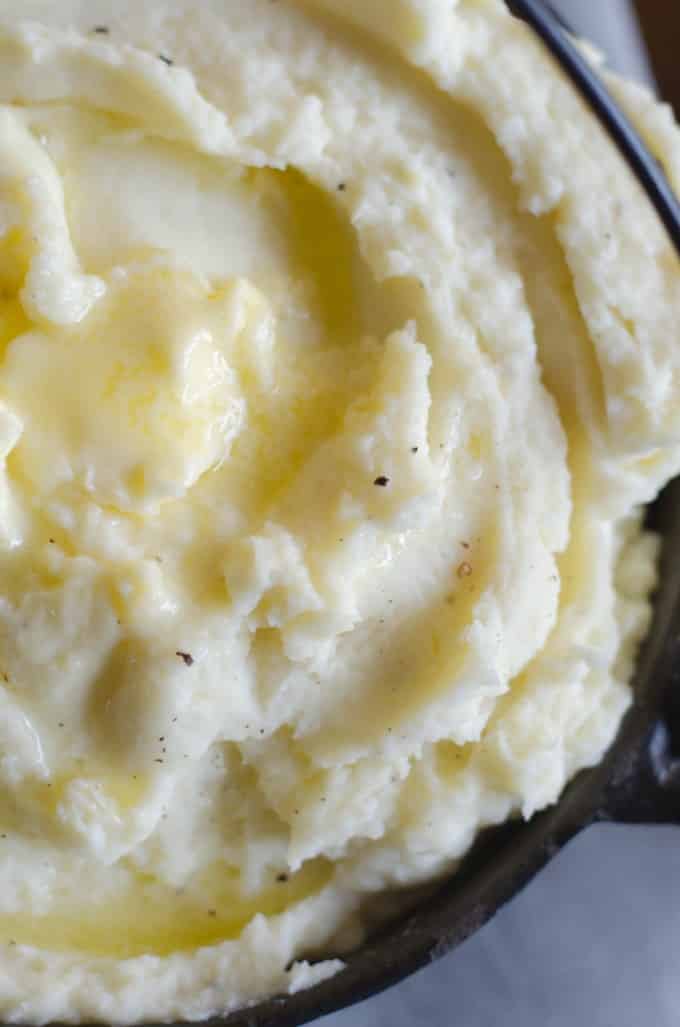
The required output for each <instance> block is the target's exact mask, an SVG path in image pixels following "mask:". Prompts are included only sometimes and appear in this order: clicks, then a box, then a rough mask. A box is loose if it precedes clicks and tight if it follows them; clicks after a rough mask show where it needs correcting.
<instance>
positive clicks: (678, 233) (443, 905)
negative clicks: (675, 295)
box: [204, 0, 680, 1027]
mask: <svg viewBox="0 0 680 1027" xmlns="http://www.w3.org/2000/svg"><path fill="white" fill-rule="evenodd" d="M508 6H509V7H510V9H511V10H512V11H513V13H515V14H516V15H518V16H519V17H521V18H524V19H525V20H526V21H528V22H529V23H530V24H531V26H532V27H533V28H534V29H535V31H536V32H537V33H538V34H539V35H540V37H541V38H542V39H543V41H544V43H545V44H546V46H547V47H548V48H549V49H550V50H551V52H552V53H553V54H554V55H555V56H556V58H557V59H558V60H559V62H560V64H561V65H562V67H563V69H564V70H565V71H566V72H567V73H568V74H569V75H570V77H571V78H572V80H573V82H574V85H575V86H576V88H577V89H578V90H579V91H580V92H581V93H582V95H583V96H584V97H585V99H586V100H587V101H588V103H589V104H590V105H591V107H592V108H593V110H594V111H595V113H596V114H597V116H598V117H599V118H600V120H601V121H602V123H603V125H604V127H605V128H606V129H607V131H608V132H609V134H610V135H611V136H612V137H613V139H614V141H615V142H616V144H617V145H618V146H619V148H620V149H621V151H622V153H623V154H624V156H625V157H626V159H627V160H628V162H629V164H630V165H631V167H632V168H633V170H634V172H635V174H636V175H637V176H638V178H639V179H640V181H641V183H642V184H643V186H644V188H645V189H646V191H647V193H648V195H649V198H650V200H651V201H652V203H653V204H654V206H655V207H656V209H657V211H658V213H659V215H660V217H661V218H662V220H663V222H664V224H665V225H666V228H667V229H668V232H669V235H670V237H671V238H672V240H673V242H674V244H675V246H676V248H677V250H678V254H679V256H680V206H679V205H678V202H677V200H676V199H675V198H674V196H673V193H672V191H671V190H670V188H669V186H668V183H667V182H666V180H665V177H664V175H663V173H662V171H661V169H660V167H659V166H658V164H657V163H656V161H655V160H654V158H653V157H652V156H651V155H650V154H649V152H648V151H646V150H645V148H644V146H643V144H642V143H641V142H640V140H639V138H638V136H637V135H636V134H635V132H634V131H633V130H632V128H631V127H630V125H629V124H628V123H627V122H626V120H625V118H624V117H623V115H622V114H621V113H620V112H619V111H618V110H617V108H616V107H615V106H614V104H613V101H612V100H611V98H610V97H609V95H608V93H607V92H606V90H605V89H604V87H603V86H602V85H601V83H600V82H599V80H598V79H597V78H596V77H595V76H594V75H593V73H592V72H591V71H590V70H589V68H588V66H587V65H586V64H585V62H584V61H583V59H582V58H581V57H580V55H579V53H578V52H577V51H576V50H575V49H574V47H573V46H572V45H571V43H570V42H569V40H568V38H567V37H566V36H565V34H564V32H563V31H562V30H561V28H560V26H559V23H558V19H557V17H556V16H555V15H554V14H553V13H552V12H551V11H550V10H549V8H547V7H546V6H545V5H544V4H543V3H541V0H508ZM649 523H650V526H652V527H653V528H654V529H655V530H656V531H659V532H660V533H661V534H662V536H663V550H662V557H661V577H660V580H661V584H660V587H659V589H658V592H657V595H656V599H655V612H654V621H653V625H652V628H651V631H650V634H649V636H648V638H647V640H646V643H645V645H644V647H643V650H642V652H641V653H640V658H639V660H638V666H637V672H636V676H635V680H634V692H635V701H634V704H633V706H632V708H631V709H630V711H629V712H628V714H627V716H626V718H625V720H624V722H623V724H622V726H621V730H620V731H619V735H618V738H617V740H616V742H615V743H614V745H613V746H612V748H611V750H610V751H609V753H608V754H607V756H606V757H605V759H604V760H603V761H602V763H601V764H599V765H598V766H597V767H595V768H593V769H592V770H588V771H583V772H582V773H581V774H579V775H578V777H576V778H575V779H574V780H573V781H572V783H571V784H570V785H569V787H568V788H567V789H566V791H565V792H564V794H563V796H562V798H561V799H560V802H559V803H558V804H557V805H556V806H554V807H552V808H551V809H549V810H546V811H545V812H543V813H541V814H539V815H537V816H536V817H534V818H533V819H532V820H531V821H530V822H529V823H521V822H519V821H515V822H511V823H509V824H505V825H503V826H501V827H498V828H493V829H492V830H489V831H487V832H485V833H484V834H483V835H482V836H481V837H480V838H479V840H478V841H477V843H476V844H475V846H474V847H473V849H472V851H471V852H470V853H469V854H468V856H467V857H466V859H465V860H464V862H463V864H462V866H461V868H460V869H459V870H458V871H457V872H456V874H455V876H454V877H452V878H451V879H450V880H448V881H446V882H444V883H443V884H442V886H441V888H439V889H438V890H437V892H436V894H435V895H434V896H433V897H432V898H430V899H429V900H428V901H427V902H426V903H424V904H419V905H418V907H417V908H416V909H415V911H414V912H412V913H411V914H409V915H408V916H406V917H405V918H403V919H402V920H400V921H398V922H396V923H395V924H393V925H392V926H390V927H389V928H387V929H385V930H384V931H383V932H382V933H381V934H379V935H377V936H376V937H374V938H372V939H371V940H370V941H368V942H367V943H366V944H365V945H364V946H363V947H362V948H361V949H359V950H358V951H357V952H356V953H354V954H353V955H351V956H350V957H349V958H348V960H347V967H346V969H345V970H344V971H343V972H342V973H340V974H338V975H336V976H335V977H333V978H331V979H330V980H328V981H325V982H324V983H322V984H320V985H318V986H317V987H314V988H311V989H310V990H308V991H303V992H300V993H298V994H297V995H293V996H286V997H283V998H273V999H270V1000H269V1001H267V1002H263V1003H261V1004H260V1005H257V1006H254V1007H252V1008H251V1009H246V1010H241V1011H239V1012H237V1013H234V1014H232V1015H231V1016H228V1017H222V1018H215V1019H213V1020H210V1021H207V1022H206V1024H205V1025H204V1027H299V1025H300V1024H303V1023H306V1022H308V1021H309V1020H313V1019H315V1018H316V1017H318V1016H322V1015H324V1014H325V1013H330V1012H332V1011H333V1010H336V1009H340V1008H342V1007H344V1006H349V1005H351V1004H352V1003H354V1002H358V1001H360V1000H361V999H365V998H368V996H370V995H373V994H375V993H376V992H378V991H381V990H382V989H383V988H387V987H388V986H389V985H391V984H394V983H395V982H396V981H399V980H401V979H402V978H404V977H407V976H408V975H409V974H411V973H413V972H414V971H415V970H417V969H419V967H421V966H423V965H424V964H426V963H429V962H431V961H432V960H435V959H437V958H438V957H439V956H442V955H444V953H446V952H448V951H449V950H450V949H452V948H454V947H455V946H456V945H459V944H460V943H461V942H462V941H464V939H465V938H467V937H468V936H469V935H470V934H472V933H473V932H474V931H476V930H477V929H478V928H479V927H481V926H482V924H484V923H485V922H486V921H487V920H488V919H489V918H490V917H491V916H493V914H494V913H495V912H496V910H498V909H499V908H500V907H501V906H502V905H503V904H504V903H505V902H507V900H508V899H509V898H511V897H512V896H513V895H515V894H516V893H517V892H518V891H519V890H520V889H521V888H522V887H523V886H524V885H525V884H526V883H527V882H528V881H529V880H530V878H531V877H533V875H534V874H536V873H537V871H538V870H540V869H541V867H543V866H544V865H545V864H546V863H547V862H548V860H549V859H551V858H552V857H553V856H554V855H555V854H556V853H557V852H558V851H559V849H560V848H561V847H562V846H563V845H564V844H565V843H566V842H568V841H569V839H570V838H572V837H573V836H574V835H575V834H577V833H578V832H579V831H581V830H583V829H584V828H585V827H587V826H588V825H589V824H591V823H593V822H594V821H597V820H615V821H617V822H620V823H637V824H640V823H675V824H680V758H678V759H676V757H675V751H676V750H675V748H674V737H673V729H674V726H677V729H678V738H677V740H678V750H677V751H678V754H679V755H680V690H679V689H678V687H677V686H678V685H680V559H678V553H680V479H678V480H676V482H675V483H673V484H672V485H671V486H669V488H668V489H667V490H666V491H665V493H664V494H663V495H662V496H661V498H660V499H659V500H657V502H656V503H655V504H654V506H653V507H651V508H650V511H649Z"/></svg>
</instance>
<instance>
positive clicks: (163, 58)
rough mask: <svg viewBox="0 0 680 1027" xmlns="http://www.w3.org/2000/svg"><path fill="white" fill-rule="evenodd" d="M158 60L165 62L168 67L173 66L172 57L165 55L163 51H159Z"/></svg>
mask: <svg viewBox="0 0 680 1027" xmlns="http://www.w3.org/2000/svg"><path fill="white" fill-rule="evenodd" d="M158 60H159V61H163V64H167V66H168V67H169V68H171V67H172V66H173V64H174V63H175V62H174V61H173V59H172V57H166V56H165V54H164V53H159V55H158Z"/></svg>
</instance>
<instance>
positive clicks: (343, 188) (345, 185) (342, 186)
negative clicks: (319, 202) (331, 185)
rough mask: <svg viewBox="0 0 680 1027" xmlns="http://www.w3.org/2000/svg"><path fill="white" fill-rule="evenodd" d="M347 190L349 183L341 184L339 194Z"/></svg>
mask: <svg viewBox="0 0 680 1027" xmlns="http://www.w3.org/2000/svg"><path fill="white" fill-rule="evenodd" d="M346 188H347V183H346V182H339V183H338V192H339V193H344V191H345V189H346Z"/></svg>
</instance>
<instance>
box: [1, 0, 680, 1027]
mask: <svg viewBox="0 0 680 1027" xmlns="http://www.w3.org/2000/svg"><path fill="white" fill-rule="evenodd" d="M381 10H382V8H381ZM611 85H612V88H613V89H614V90H615V91H616V92H617V94H618V95H619V96H620V98H621V100H622V102H623V103H624V104H625V105H626V106H627V107H628V109H629V110H630V112H631V114H632V115H633V116H634V117H635V118H636V120H637V121H638V122H639V123H640V124H641V126H642V128H643V130H644V131H645V132H646V134H647V137H648V140H649V142H650V145H651V146H652V147H653V148H654V149H655V151H656V152H657V153H659V155H660V156H662V157H663V159H664V161H665V163H666V166H667V167H668V168H669V170H670V172H671V174H672V175H674V176H675V177H676V179H677V180H680V174H678V170H679V169H680V144H679V142H678V134H677V129H676V128H675V126H674V125H673V123H672V119H671V117H670V115H669V113H668V112H667V111H664V110H663V109H661V108H659V107H658V106H656V104H655V103H654V101H652V100H651V98H650V97H648V96H647V94H645V93H643V92H642V91H640V90H639V89H637V88H636V87H633V86H630V85H627V84H623V83H620V82H618V80H612V81H611ZM0 104H1V105H2V106H1V107H0V357H1V362H0V943H1V945H0V1015H1V1016H2V1017H3V1018H10V1017H11V1018H13V1019H19V1020H25V1021H29V1022H39V1021H45V1020H48V1019H60V1020H92V1019H102V1020H105V1021H106V1020H109V1021H116V1022H132V1021H135V1020H140V1019H145V1018H146V1019H155V1020H161V1019H172V1018H185V1017H188V1018H198V1017H202V1016H206V1015H208V1014H211V1013H214V1012H216V1011H222V1010H227V1009H231V1008H235V1007H237V1006H239V1005H242V1004H244V1003H247V1002H251V1001H254V1000H256V999H258V998H260V997H262V996H265V995H268V994H271V993H274V992H282V991H283V992H285V991H295V990H297V989H299V988H301V987H305V986H309V985H310V984H313V983H314V982H315V981H317V980H320V979H322V978H323V977H324V976H328V975H329V974H332V973H335V972H338V971H339V970H340V969H341V966H342V964H341V963H340V962H339V961H338V960H336V959H327V960H325V959H324V958H323V955H324V953H326V952H331V951H332V952H334V953H337V952H342V951H344V950H345V949H348V948H349V947H351V945H352V944H354V943H356V942H357V941H358V940H359V939H360V937H361V935H362V932H363V931H364V930H365V929H366V927H367V926H369V925H370V924H371V922H373V920H374V918H375V916H376V915H377V912H376V909H377V907H376V906H375V903H374V902H372V901H371V900H372V899H373V898H374V897H375V896H376V895H380V894H382V893H383V892H384V891H386V890H389V889H394V888H399V887H401V886H404V885H413V884H420V883H422V882H426V881H429V880H431V879H433V878H435V877H437V876H438V875H441V874H443V873H446V872H448V871H451V870H452V869H453V868H454V867H455V864H456V861H457V860H459V859H460V857H461V856H462V855H463V854H464V853H465V851H466V849H467V848H468V847H469V845H470V844H471V842H472V840H473V839H474V837H475V835H476V833H477V831H478V830H480V829H481V828H482V827H484V826H486V825H489V824H494V823H498V822H501V821H502V820H504V819H506V818H507V817H508V816H511V815H513V814H515V813H520V814H522V815H524V816H530V815H531V814H532V813H533V812H535V811H536V810H538V809H540V808H542V807H544V806H546V805H547V804H550V803H552V802H554V801H555V800H556V799H557V798H558V796H559V794H560V792H561V790H562V788H563V786H564V784H565V783H566V781H567V780H568V779H569V778H570V777H571V776H572V775H573V774H574V773H575V772H576V771H577V770H579V769H580V768H581V767H584V766H588V765H591V764H593V763H595V762H597V761H598V760H599V759H600V757H601V756H602V754H603V752H604V751H605V749H606V747H607V746H608V745H609V743H610V742H611V740H612V738H613V737H614V734H615V732H616V730H617V727H618V724H619V722H620V719H621V716H622V715H623V712H624V711H625V709H626V708H627V706H628V704H629V702H630V691H629V687H628V679H629V677H630V673H631V667H632V662H633V658H634V653H635V647H636V645H637V643H638V641H639V639H640V638H641V636H642V635H643V633H644V631H645V628H646V625H647V623H648V620H649V602H648V596H649V593H650V591H651V589H652V587H653V584H654V580H655V563H654V559H655V552H656V543H655V540H654V539H653V538H652V537H650V536H649V535H647V534H644V533H642V532H641V531H640V527H639V521H640V514H639V511H640V506H641V504H642V503H644V502H646V501H648V500H649V499H651V498H652V497H653V496H654V495H655V494H656V492H657V491H658V490H659V488H660V487H662V485H663V484H664V483H665V481H666V480H667V479H668V478H669V477H670V476H671V475H672V474H674V473H675V472H677V470H678V469H679V468H680V403H679V402H678V397H679V391H680V390H679V387H678V386H679V377H680V356H679V355H678V347H677V344H676V332H677V324H678V318H679V315H680V273H679V272H678V269H677V262H676V259H675V256H674V254H673V253H672V250H671V248H670V246H669V244H668V242H667V240H666V238H665V236H664V234H663V231H662V229H661V227H660V226H659V225H658V224H657V222H656V220H655V217H654V214H653V212H652V211H651V210H649V209H648V207H647V204H646V201H645V199H644V197H643V196H642V195H641V194H640V192H639V189H638V187H637V185H636V184H635V183H634V182H633V181H632V180H631V179H630V177H629V174H628V172H627V170H626V169H625V168H624V167H623V166H622V164H621V162H620V160H619V158H618V156H617V154H616V153H615V152H614V151H613V150H612V149H611V146H610V144H609V143H608V141H607V140H606V139H605V138H604V137H603V136H602V134H601V132H600V130H599V128H598V127H597V125H596V124H595V123H594V122H593V121H592V120H591V119H590V117H589V116H588V115H587V114H586V113H585V111H584V110H583V108H582V107H581V104H580V102H579V101H578V99H577V98H575V97H574V96H573V95H572V93H571V91H570V89H569V87H568V86H567V85H566V84H565V83H564V82H563V81H562V80H561V79H560V77H559V76H558V74H557V72H556V71H555V69H554V67H553V65H552V63H551V62H550V60H549V59H548V58H547V57H546V56H545V55H544V54H543V52H542V50H541V49H540V47H538V46H537V45H536V44H535V42H534V41H533V40H532V38H531V37H530V36H529V35H528V32H527V30H526V29H525V28H524V27H523V26H521V25H520V24H518V23H515V22H514V21H513V20H512V19H510V17H509V16H508V14H507V13H506V12H505V9H504V7H503V5H502V4H500V3H499V2H496V0H484V2H481V3H480V2H474V3H473V2H467V0H458V2H457V3H455V2H443V0H421V2H416V0H398V2H396V0H395V3H394V4H393V5H391V8H390V17H389V18H384V17H382V16H381V17H378V18H377V17H375V11H374V8H373V7H372V6H371V5H370V4H368V5H367V4H364V3H354V2H345V0H343V2H342V3H340V2H339V0H338V2H337V3H336V2H335V0H316V2H310V3H304V4H303V3H299V4H298V3H294V2H288V0H280V2H279V3H277V4H271V3H269V2H264V0H262V2H260V0H250V2H248V3H242V2H240V0H229V2H225V0H202V2H201V3H200V4H195V3H194V4H190V3H188V2H187V0H164V2H161V0H154V2H152V3H149V4H133V3H131V2H127V0H123V2H116V3H113V2H112V0H89V2H88V3H84V2H81V0H60V2H59V3H52V2H47V0H25V2H24V3H22V4H21V5H20V10H19V11H17V10H16V5H10V4H9V3H6V2H4V0H0ZM312 957H313V960H314V961H313V962H312V963H311V964H310V962H308V961H307V960H310V959H312Z"/></svg>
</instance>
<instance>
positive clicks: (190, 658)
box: [175, 649, 194, 667]
mask: <svg viewBox="0 0 680 1027" xmlns="http://www.w3.org/2000/svg"><path fill="white" fill-rule="evenodd" d="M175 656H179V658H180V660H184V663H185V665H186V666H187V667H190V666H191V665H192V663H193V662H194V658H193V656H192V655H191V653H183V652H182V650H181V649H178V650H177V652H176V653H175Z"/></svg>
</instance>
